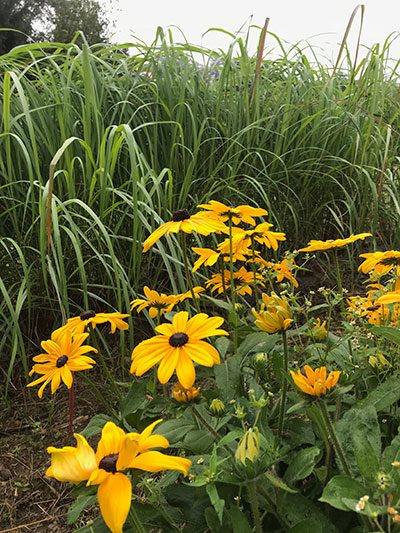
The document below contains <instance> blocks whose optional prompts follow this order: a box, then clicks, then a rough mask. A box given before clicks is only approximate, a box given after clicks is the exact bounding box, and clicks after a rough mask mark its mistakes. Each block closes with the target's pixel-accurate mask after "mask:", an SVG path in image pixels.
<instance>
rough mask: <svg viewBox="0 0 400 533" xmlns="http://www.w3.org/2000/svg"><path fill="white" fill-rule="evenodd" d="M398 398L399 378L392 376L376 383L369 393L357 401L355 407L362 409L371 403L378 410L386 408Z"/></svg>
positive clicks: (399, 390)
mask: <svg viewBox="0 0 400 533" xmlns="http://www.w3.org/2000/svg"><path fill="white" fill-rule="evenodd" d="M399 399H400V379H399V378H397V377H395V376H392V377H390V378H388V379H386V380H385V381H384V382H383V383H381V384H380V385H378V386H377V387H376V389H374V390H373V391H372V392H370V394H369V395H368V396H367V397H366V398H364V400H361V402H358V404H357V408H358V409H363V408H365V407H368V406H369V405H373V406H374V407H375V409H376V410H377V411H378V412H379V411H382V410H383V409H387V408H388V407H390V406H391V405H393V404H394V403H396V402H397V401H398V400H399Z"/></svg>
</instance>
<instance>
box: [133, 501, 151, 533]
mask: <svg viewBox="0 0 400 533" xmlns="http://www.w3.org/2000/svg"><path fill="white" fill-rule="evenodd" d="M128 519H129V522H130V523H131V526H132V527H133V531H134V533H147V532H146V530H145V529H144V527H143V526H142V523H141V521H140V519H139V517H138V515H137V513H136V511H135V507H134V505H131V508H130V509H129V514H128Z"/></svg>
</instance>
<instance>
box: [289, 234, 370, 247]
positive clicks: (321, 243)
mask: <svg viewBox="0 0 400 533" xmlns="http://www.w3.org/2000/svg"><path fill="white" fill-rule="evenodd" d="M366 237H372V234H371V233H358V234H357V235H350V237H347V238H346V239H334V240H333V239H331V240H329V241H317V240H311V241H310V242H309V243H308V244H307V246H306V247H305V248H300V250H298V251H299V252H317V251H320V250H322V251H325V250H330V249H331V248H341V247H342V246H347V245H348V244H351V243H353V242H355V241H357V240H359V239H361V240H364V239H365V238H366Z"/></svg>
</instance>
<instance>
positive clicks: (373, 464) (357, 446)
mask: <svg viewBox="0 0 400 533" xmlns="http://www.w3.org/2000/svg"><path fill="white" fill-rule="evenodd" d="M353 444H354V454H355V456H356V460H357V464H358V468H359V469H360V472H361V474H362V476H363V477H364V478H365V479H366V480H368V481H373V480H374V479H375V477H376V474H377V473H378V471H379V462H378V459H377V457H376V455H375V452H374V450H373V448H372V446H371V444H370V443H369V441H368V440H367V439H365V435H364V433H363V432H361V431H355V432H354V433H353Z"/></svg>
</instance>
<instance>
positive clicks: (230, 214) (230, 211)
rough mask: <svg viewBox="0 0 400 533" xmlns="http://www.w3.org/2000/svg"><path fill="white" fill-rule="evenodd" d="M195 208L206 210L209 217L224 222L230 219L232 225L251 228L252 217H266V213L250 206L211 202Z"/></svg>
mask: <svg viewBox="0 0 400 533" xmlns="http://www.w3.org/2000/svg"><path fill="white" fill-rule="evenodd" d="M197 207H201V208H203V209H207V210H208V211H210V215H212V216H213V217H215V218H217V219H218V220H221V221H222V222H226V221H227V220H229V219H230V218H231V219H232V222H233V223H234V224H240V222H245V223H246V224H250V225H251V226H255V225H256V222H255V220H254V218H253V217H262V216H267V215H268V211H267V210H266V209H262V208H260V207H251V206H250V205H239V206H238V207H232V206H227V205H225V204H222V203H221V202H217V201H215V200H211V201H210V202H209V203H208V204H200V205H198V206H197Z"/></svg>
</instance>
